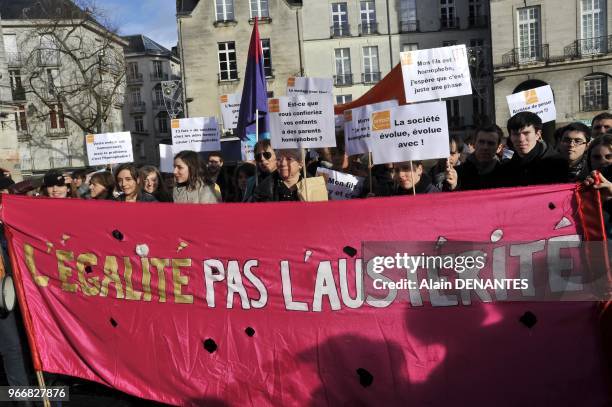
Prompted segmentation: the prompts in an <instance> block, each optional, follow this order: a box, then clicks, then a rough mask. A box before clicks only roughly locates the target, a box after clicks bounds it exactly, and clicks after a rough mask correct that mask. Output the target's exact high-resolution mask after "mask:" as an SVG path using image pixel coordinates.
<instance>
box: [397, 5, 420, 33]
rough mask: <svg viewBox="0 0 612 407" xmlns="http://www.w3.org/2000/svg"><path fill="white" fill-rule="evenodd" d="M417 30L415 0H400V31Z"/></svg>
mask: <svg viewBox="0 0 612 407" xmlns="http://www.w3.org/2000/svg"><path fill="white" fill-rule="evenodd" d="M418 30H419V22H418V21H417V14H416V0H400V31H401V32H413V31H418Z"/></svg>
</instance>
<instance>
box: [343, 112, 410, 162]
mask: <svg viewBox="0 0 612 407" xmlns="http://www.w3.org/2000/svg"><path fill="white" fill-rule="evenodd" d="M397 105H398V103H397V100H389V101H386V102H380V103H374V104H372V105H366V106H362V107H358V108H355V109H352V110H350V111H349V112H350V113H349V115H350V119H349V118H347V116H346V115H345V117H344V119H345V120H346V121H347V122H348V121H350V125H349V124H348V123H347V122H345V126H344V140H345V143H346V153H347V154H348V155H355V154H365V153H367V152H369V151H370V150H371V149H370V139H371V132H370V128H371V126H370V116H371V115H372V112H374V111H377V110H383V109H392V108H394V107H396V106H397ZM345 112H346V111H345Z"/></svg>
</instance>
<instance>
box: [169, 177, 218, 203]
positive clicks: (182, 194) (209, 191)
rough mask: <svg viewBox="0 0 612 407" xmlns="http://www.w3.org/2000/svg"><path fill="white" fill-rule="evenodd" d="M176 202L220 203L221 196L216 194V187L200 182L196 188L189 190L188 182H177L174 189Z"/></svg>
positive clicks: (173, 195) (173, 196) (173, 197)
mask: <svg viewBox="0 0 612 407" xmlns="http://www.w3.org/2000/svg"><path fill="white" fill-rule="evenodd" d="M172 199H173V201H174V203H193V204H213V203H218V202H219V198H218V197H217V195H216V194H215V190H214V187H213V186H211V185H208V184H204V183H202V182H198V184H197V186H196V188H194V189H192V190H189V189H188V187H187V185H186V183H182V184H177V185H175V186H174V189H173V190H172Z"/></svg>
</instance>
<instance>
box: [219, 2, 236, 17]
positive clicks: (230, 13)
mask: <svg viewBox="0 0 612 407" xmlns="http://www.w3.org/2000/svg"><path fill="white" fill-rule="evenodd" d="M215 3H216V15H217V21H234V0H215Z"/></svg>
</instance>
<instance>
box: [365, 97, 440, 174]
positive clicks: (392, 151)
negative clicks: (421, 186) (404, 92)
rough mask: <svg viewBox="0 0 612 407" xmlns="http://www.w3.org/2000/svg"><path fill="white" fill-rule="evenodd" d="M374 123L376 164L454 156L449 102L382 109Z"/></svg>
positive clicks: (372, 117) (374, 157)
mask: <svg viewBox="0 0 612 407" xmlns="http://www.w3.org/2000/svg"><path fill="white" fill-rule="evenodd" d="M370 120H371V122H370V123H371V126H372V140H371V147H372V156H373V160H374V164H384V163H390V162H401V161H409V160H428V159H432V158H445V157H448V156H449V155H450V149H449V144H448V123H447V120H446V103H445V102H431V103H420V104H415V105H405V106H398V107H395V108H392V109H386V110H379V111H375V112H372V116H371V119H370Z"/></svg>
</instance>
